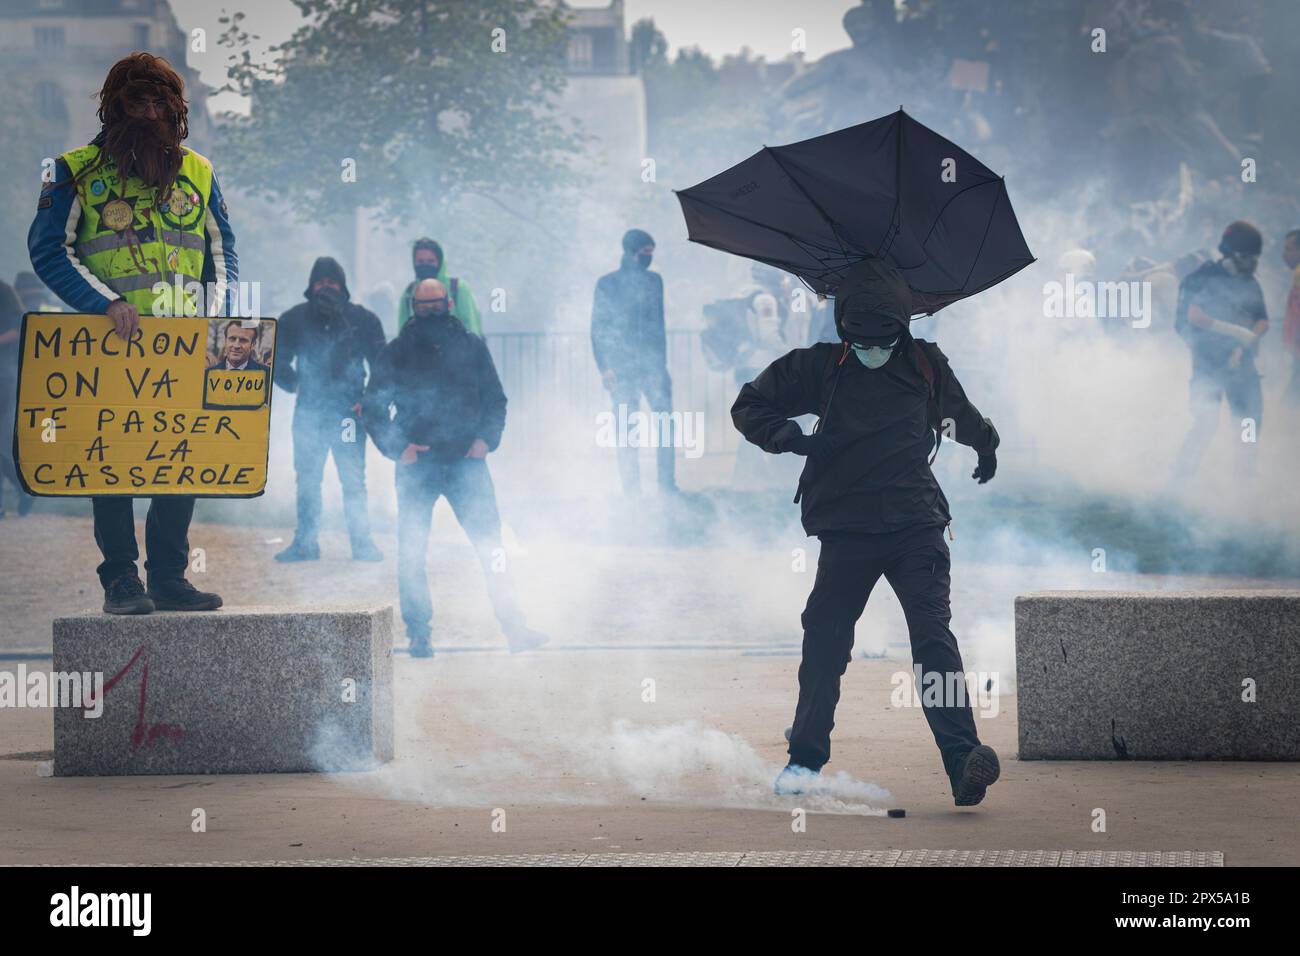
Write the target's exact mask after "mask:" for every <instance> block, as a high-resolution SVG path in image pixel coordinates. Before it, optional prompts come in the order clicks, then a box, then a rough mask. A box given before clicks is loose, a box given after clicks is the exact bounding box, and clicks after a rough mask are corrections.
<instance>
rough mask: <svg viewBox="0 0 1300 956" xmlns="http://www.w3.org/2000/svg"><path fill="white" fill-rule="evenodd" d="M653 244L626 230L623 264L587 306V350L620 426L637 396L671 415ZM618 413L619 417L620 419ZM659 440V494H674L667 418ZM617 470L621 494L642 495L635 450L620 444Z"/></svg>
mask: <svg viewBox="0 0 1300 956" xmlns="http://www.w3.org/2000/svg"><path fill="white" fill-rule="evenodd" d="M654 252H655V241H654V239H653V238H651V236H650V233H648V232H645V231H644V230H641V229H629V230H628V231H627V232H626V233H625V234H624V235H623V261H622V263H621V264H620V265H619V267H618V269H617V270H616V271H614V272H610V273H608V274H607V275H603V276H601V277H600V279H599V280H598V281H597V282H596V294H595V298H594V301H593V303H592V307H591V350H592V353H593V355H594V356H595V359H596V367H597V368H598V369H599V370H600V375H601V380H602V382H603V383H604V386H605V390H606V391H608V392H609V393H610V397H611V398H612V399H613V404H614V418H615V420H616V421H619V422H623V421H626V420H627V419H628V417H629V416H630V415H631V414H632V413H633V412H636V411H639V410H640V408H641V396H642V395H644V396H645V400H646V404H647V405H649V406H650V410H651V411H652V412H662V413H664V414H665V415H666V414H668V413H670V412H671V411H672V404H673V383H672V379H671V378H669V376H668V337H667V333H666V332H665V330H664V280H663V277H662V276H661V275H659V273H657V272H651V271H650V261H651V260H652V259H653V258H654ZM620 409H621V411H622V413H621V414H620ZM665 420H666V421H667V422H668V424H667V427H666V429H665V434H662V435H660V436H658V442H659V448H658V452H657V457H656V463H657V465H658V469H659V490H660V491H661V492H666V493H673V492H676V491H677V481H676V478H675V477H674V475H673V467H674V460H675V456H676V451H675V448H674V445H675V436H674V435H673V425H672V420H671V419H665ZM618 471H619V477H620V478H621V479H622V482H623V491H624V493H626V494H629V495H635V494H639V493H640V490H641V467H640V454H639V449H638V448H637V447H636V446H635V445H634V444H632V443H631V442H620V444H619V448H618Z"/></svg>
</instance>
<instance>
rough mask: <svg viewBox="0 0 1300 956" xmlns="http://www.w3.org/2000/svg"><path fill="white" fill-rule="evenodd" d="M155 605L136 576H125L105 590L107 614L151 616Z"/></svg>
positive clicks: (105, 610)
mask: <svg viewBox="0 0 1300 956" xmlns="http://www.w3.org/2000/svg"><path fill="white" fill-rule="evenodd" d="M153 609H154V603H153V599H152V598H150V597H149V595H147V594H145V593H144V585H143V584H142V583H141V582H140V579H139V578H138V577H136V576H135V575H134V574H124V575H122V576H121V577H120V578H118V579H117V580H116V581H114V582H113V583H112V584H110V585H109V586H108V587H106V588H104V613H105V614H151V613H153Z"/></svg>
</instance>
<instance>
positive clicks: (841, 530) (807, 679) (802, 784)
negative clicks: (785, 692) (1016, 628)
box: [731, 258, 999, 806]
mask: <svg viewBox="0 0 1300 956" xmlns="http://www.w3.org/2000/svg"><path fill="white" fill-rule="evenodd" d="M911 302H912V297H911V290H910V289H909V288H908V286H907V283H906V281H905V280H904V279H903V278H902V276H901V275H900V274H899V272H898V271H897V270H896V269H894V268H893V267H892V266H890V265H888V264H887V263H885V262H884V261H883V260H881V259H874V258H872V259H867V260H865V261H863V262H862V263H860V264H859V265H857V266H855V267H854V268H853V269H852V270H851V271H850V272H849V274H848V275H847V276H846V277H845V280H844V282H843V283H842V284H841V286H840V288H839V289H838V291H837V296H836V299H835V321H836V327H837V329H838V331H839V336H840V338H841V339H842V342H841V343H839V344H832V343H820V344H817V345H813V346H812V347H810V348H804V349H795V350H794V351H792V352H790V353H789V354H787V355H785V356H784V357H782V358H780V359H777V360H776V361H775V362H773V363H772V364H771V365H769V366H768V367H767V368H766V369H764V370H763V372H762V373H761V374H760V375H759V376H758V378H756V379H755V380H754V381H752V382H750V383H749V384H747V385H745V386H744V387H743V388H742V389H741V390H740V396H739V397H738V398H737V399H736V402H735V404H734V405H733V406H732V409H731V416H732V421H733V422H734V423H735V425H736V428H737V429H739V430H740V432H741V433H742V434H743V435H744V436H745V438H746V439H748V440H749V441H750V442H753V443H754V444H755V445H758V446H759V447H760V448H762V449H763V450H764V451H766V452H770V453H772V454H780V453H782V452H793V453H794V454H797V455H804V456H806V457H807V459H808V460H807V462H806V464H805V467H804V471H803V476H802V478H801V479H800V484H799V489H800V490H799V494H798V495H797V496H796V500H800V501H801V502H802V508H803V527H804V530H805V531H806V532H807V533H808V534H809V535H815V536H817V537H818V538H820V539H821V555H820V557H819V558H818V562H817V580H816V583H815V584H814V585H813V590H812V594H811V595H809V597H808V604H807V606H806V607H805V609H804V612H803V618H802V623H803V661H802V663H801V664H800V666H799V702H798V704H797V706H796V708H795V717H794V726H793V727H792V728H791V732H790V748H789V753H790V762H789V765H788V766H787V767H786V768H785V770H783V771H782V772H781V775H780V776H779V777H778V778H777V781H776V792H777V793H778V794H797V793H804V792H807V791H808V790H809V788H811V787H814V786H815V785H816V781H817V774H818V773H819V772H820V770H821V768H822V766H823V765H824V764H825V763H826V762H827V761H828V760H830V756H831V747H830V734H831V728H832V727H833V726H834V717H835V705H836V704H837V703H838V702H839V697H840V678H841V677H842V676H843V674H844V670H845V668H846V667H847V666H848V663H849V659H850V656H851V652H852V649H853V629H854V625H855V623H856V622H857V620H858V618H859V617H861V615H862V611H863V609H864V608H865V607H866V603H867V598H868V597H869V596H870V594H871V590H872V588H873V587H875V585H876V582H877V581H878V580H879V579H880V577H881V575H884V577H885V579H886V580H887V581H888V582H889V584H890V586H891V587H892V588H893V590H894V593H895V595H897V597H898V601H899V604H901V605H902V608H903V614H904V615H905V617H906V618H907V628H908V633H909V635H910V637H911V641H912V657H913V661H914V662H915V664H916V665H917V666H919V667H920V669H921V673H922V674H923V675H924V679H925V680H926V681H935V680H937V681H940V682H941V683H940V686H941V687H943V688H944V689H945V694H944V697H945V699H943V700H942V701H941V702H939V703H935V702H934V701H933V695H932V694H925V693H923V694H922V695H921V696H922V705H923V707H924V710H925V718H926V721H927V722H928V723H929V725H930V731H931V732H932V733H933V735H934V739H935V743H936V744H938V746H939V753H940V756H941V758H942V760H943V767H944V770H945V772H946V773H947V774H948V779H949V781H950V782H951V785H952V794H953V798H954V800H955V801H956V803H957V805H958V806H973V805H974V804H977V803H979V802H980V801H981V800H982V799H983V798H984V791H985V788H987V787H988V786H989V785H990V784H991V783H993V782H994V781H995V780H997V778H998V773H999V766H998V758H997V754H996V753H994V752H993V749H992V748H991V747H987V746H984V745H983V744H981V743H980V741H979V737H978V736H977V734H976V732H975V721H974V718H973V717H972V714H971V707H970V703H969V701H968V700H967V699H966V696H965V694H961V695H960V699H951V692H950V691H949V690H948V689H949V688H959V689H960V690H964V689H965V687H966V682H965V680H964V674H965V671H964V670H963V667H962V660H961V653H960V651H959V650H958V648H957V640H956V638H955V637H954V636H953V633H952V631H951V630H949V626H948V625H949V622H950V620H951V618H952V614H951V610H950V605H949V598H950V593H951V582H950V579H949V568H950V554H949V551H948V545H947V543H946V542H945V541H944V536H943V532H944V528H945V527H946V526H947V525H948V524H950V523H951V521H952V517H951V515H950V514H949V512H948V501H947V499H946V498H945V497H944V494H943V490H942V489H941V488H940V487H939V483H938V482H937V481H936V480H935V477H934V473H933V472H932V471H931V470H930V460H929V458H928V456H929V454H930V452H931V450H932V449H936V442H937V441H938V440H939V434H938V430H939V429H940V428H942V427H944V425H945V424H946V423H951V428H952V430H953V431H952V434H953V437H955V438H956V440H957V441H958V442H960V443H961V444H964V445H969V446H971V447H972V448H974V449H975V450H976V452H978V455H979V464H978V466H977V467H976V469H975V471H974V473H973V475H972V477H973V478H975V479H977V480H978V481H979V483H980V484H983V483H985V482H987V481H988V480H989V479H990V478H992V477H993V474H994V472H995V470H996V469H997V458H996V456H995V454H994V451H995V449H996V448H997V446H998V433H997V430H996V429H994V427H993V424H992V422H990V421H989V420H988V419H987V418H984V417H983V416H982V415H980V413H979V411H978V409H976V408H975V406H974V405H972V404H971V403H970V402H969V401H968V400H967V398H966V395H965V393H964V392H963V391H962V387H961V385H960V384H959V383H958V381H957V378H956V376H955V375H954V374H953V371H952V368H951V366H950V365H949V364H948V359H947V357H946V356H945V355H944V354H943V353H942V352H941V351H940V350H939V347H938V346H937V345H934V344H933V343H930V342H924V341H921V340H914V339H913V338H912V336H911V332H910V331H909V329H908V325H909V322H910V320H911V314H912V307H911ZM807 414H818V415H820V416H821V417H820V420H819V422H818V425H817V427H816V428H815V429H814V431H813V433H812V434H811V435H805V434H804V433H803V430H802V429H801V428H800V427H799V425H798V424H797V423H796V422H794V421H791V419H792V418H794V417H795V416H798V415H807ZM931 675H933V676H931ZM950 675H952V676H951V679H950ZM920 690H921V689H920V688H918V692H919V691H920Z"/></svg>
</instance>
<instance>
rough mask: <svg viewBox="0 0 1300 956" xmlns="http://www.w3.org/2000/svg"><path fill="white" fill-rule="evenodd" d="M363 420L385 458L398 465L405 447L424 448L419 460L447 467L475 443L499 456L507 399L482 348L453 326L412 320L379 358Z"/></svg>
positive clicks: (448, 321) (452, 319) (448, 320)
mask: <svg viewBox="0 0 1300 956" xmlns="http://www.w3.org/2000/svg"><path fill="white" fill-rule="evenodd" d="M434 322H438V323H442V324H441V325H439V326H433V325H432V324H431V323H434ZM363 414H364V417H365V422H366V428H367V429H368V430H369V431H370V436H371V438H373V439H374V442H375V445H376V447H378V448H379V450H380V451H381V452H382V453H383V454H385V455H387V456H388V457H389V458H393V459H397V458H400V457H401V454H402V452H403V451H404V450H405V448H406V446H407V445H408V444H412V445H428V446H429V451H427V452H421V454H420V458H422V459H432V460H433V461H439V462H451V461H457V460H459V459H461V458H464V457H465V453H466V452H467V451H469V448H470V445H472V444H473V443H474V439H476V438H481V439H483V441H485V442H486V443H487V446H488V450H489V451H495V450H496V448H497V445H499V444H500V443H501V432H502V430H503V429H504V428H505V425H506V393H505V391H504V390H503V389H502V388H501V379H500V378H499V377H498V376H497V370H496V365H495V364H494V363H493V362H492V355H491V353H490V352H488V347H487V345H486V344H485V343H484V341H483V340H482V339H480V338H479V337H478V336H476V335H473V334H471V333H470V332H467V331H466V330H465V327H464V326H463V325H461V324H460V321H459V320H458V319H456V318H455V317H454V316H449V317H447V318H444V319H421V318H419V317H414V318H412V319H411V320H410V321H409V322H407V323H406V325H404V326H402V331H401V332H400V333H399V334H398V336H397V338H395V339H393V341H391V342H389V343H388V345H387V346H386V347H385V348H384V350H383V352H382V353H381V354H380V356H379V361H378V362H377V363H376V365H375V368H374V371H373V373H372V374H371V376H370V384H369V385H368V386H367V387H366V397H365V401H364V402H363Z"/></svg>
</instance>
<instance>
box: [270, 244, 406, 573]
mask: <svg viewBox="0 0 1300 956" xmlns="http://www.w3.org/2000/svg"><path fill="white" fill-rule="evenodd" d="M303 295H304V296H305V297H306V299H307V301H306V302H304V303H302V304H301V305H295V306H294V307H293V308H292V309H290V310H289V311H288V312H286V313H285V314H284V315H283V316H282V317H281V318H280V321H279V323H278V332H277V342H276V348H277V349H278V351H279V355H278V358H277V361H276V363H275V384H277V385H279V386H280V387H281V388H283V389H284V390H285V391H287V392H295V393H297V396H298V401H297V404H295V405H294V409H293V470H294V472H295V474H296V476H297V479H298V528H297V530H296V531H295V532H294V536H293V541H292V542H291V543H290V545H289V547H287V548H285V549H284V550H283V551H281V552H280V553H279V554H277V555H276V556H275V560H277V561H315V560H317V559H318V558H320V544H319V543H318V535H319V533H320V516H321V494H320V486H321V479H322V478H323V477H324V474H325V459H326V458H327V457H328V456H329V454H330V453H331V452H332V453H333V455H334V467H335V468H336V469H337V470H338V473H339V484H340V485H342V486H343V518H344V520H345V521H346V523H347V526H348V538H349V539H350V540H351V543H352V559H353V560H354V561H382V560H383V558H384V556H383V554H381V553H380V551H379V549H378V548H377V547H375V543H374V541H372V540H371V538H370V516H369V513H368V511H367V502H366V430H365V425H364V421H363V419H362V416H361V398H362V396H363V394H364V393H365V389H366V371H367V367H368V368H369V371H370V374H371V376H373V375H374V370H375V363H376V361H377V360H378V359H379V353H380V352H381V351H382V350H383V348H384V329H383V326H382V325H381V324H380V322H379V318H378V317H377V316H376V315H375V314H374V313H372V312H369V311H367V310H366V309H364V308H362V307H361V306H359V305H356V304H354V303H353V302H351V301H350V296H349V295H348V284H347V278H346V277H345V276H344V274H343V267H342V266H341V265H339V264H338V262H336V261H335V260H334V259H331V258H330V257H328V256H322V257H321V258H319V259H317V260H316V263H315V264H314V265H313V266H312V268H311V278H310V279H309V280H308V283H307V291H306V292H304V293H303Z"/></svg>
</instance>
